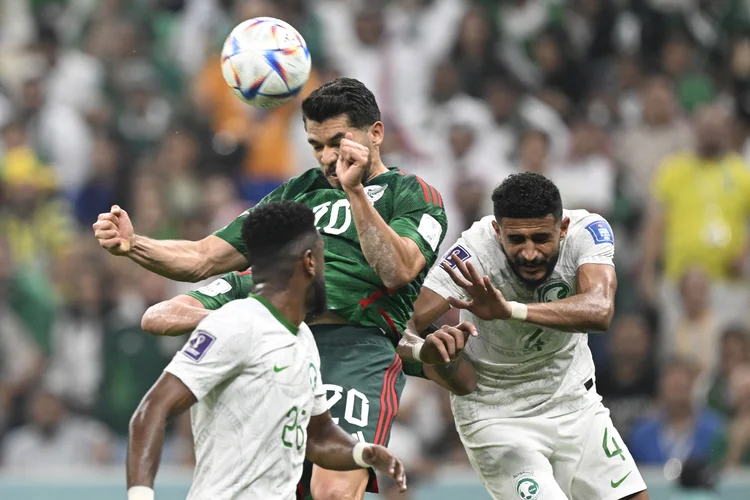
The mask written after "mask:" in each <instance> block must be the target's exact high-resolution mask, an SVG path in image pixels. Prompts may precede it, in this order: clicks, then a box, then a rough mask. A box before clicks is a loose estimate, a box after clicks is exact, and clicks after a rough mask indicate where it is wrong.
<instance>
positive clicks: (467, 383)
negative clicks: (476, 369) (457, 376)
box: [451, 376, 477, 396]
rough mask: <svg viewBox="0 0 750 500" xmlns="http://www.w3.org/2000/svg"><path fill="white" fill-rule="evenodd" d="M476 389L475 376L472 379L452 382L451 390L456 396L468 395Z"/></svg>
mask: <svg viewBox="0 0 750 500" xmlns="http://www.w3.org/2000/svg"><path fill="white" fill-rule="evenodd" d="M476 390H477V378H476V376H475V377H474V378H472V379H468V380H461V381H459V382H458V383H454V384H452V387H451V392H452V393H453V394H455V395H456V396H468V395H469V394H471V393H472V392H474V391H476Z"/></svg>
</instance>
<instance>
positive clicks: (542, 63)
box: [533, 30, 588, 116]
mask: <svg viewBox="0 0 750 500" xmlns="http://www.w3.org/2000/svg"><path fill="white" fill-rule="evenodd" d="M567 51H569V47H568V43H567V40H566V36H565V34H564V33H563V32H560V31H558V30H548V31H546V32H544V33H542V35H541V36H539V37H538V38H536V40H535V41H534V46H533V52H534V59H535V61H536V63H537V65H538V67H539V70H540V72H541V77H542V82H541V83H542V86H543V88H545V89H550V90H553V91H556V92H558V93H559V99H561V100H562V101H559V104H557V105H554V104H552V103H548V104H550V105H552V106H553V107H554V108H555V109H556V110H557V111H558V112H559V113H560V114H561V115H563V116H569V115H570V113H571V111H572V109H573V107H574V106H577V105H578V104H580V103H581V101H582V100H583V98H584V97H585V93H586V91H587V90H588V87H587V82H586V75H585V74H584V72H583V70H582V69H581V67H580V66H579V65H578V63H577V61H575V60H574V59H573V57H572V56H571V54H569V53H568V52H567Z"/></svg>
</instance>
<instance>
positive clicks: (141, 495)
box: [128, 486, 154, 500]
mask: <svg viewBox="0 0 750 500" xmlns="http://www.w3.org/2000/svg"><path fill="white" fill-rule="evenodd" d="M128 500H154V490H153V489H151V488H149V487H148V486H131V487H130V488H128Z"/></svg>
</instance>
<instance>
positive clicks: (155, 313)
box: [141, 295, 211, 337]
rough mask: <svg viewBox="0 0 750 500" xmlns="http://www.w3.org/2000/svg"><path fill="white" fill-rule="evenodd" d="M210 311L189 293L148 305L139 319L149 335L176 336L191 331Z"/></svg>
mask: <svg viewBox="0 0 750 500" xmlns="http://www.w3.org/2000/svg"><path fill="white" fill-rule="evenodd" d="M210 313H211V311H210V310H208V309H206V308H205V307H204V306H203V304H202V303H201V302H200V301H199V300H198V299H196V298H195V297H191V296H190V295H178V296H177V297H173V298H171V299H169V300H165V301H163V302H159V303H158V304H156V305H153V306H151V307H149V308H148V309H147V310H146V312H145V314H144V315H143V318H142V319H141V329H143V331H144V332H146V333H150V334H151V335H166V336H169V337H177V336H179V335H184V334H186V333H190V332H192V331H193V330H194V329H195V327H196V326H198V323H200V322H201V320H203V318H205V317H206V316H208V315H209V314H210Z"/></svg>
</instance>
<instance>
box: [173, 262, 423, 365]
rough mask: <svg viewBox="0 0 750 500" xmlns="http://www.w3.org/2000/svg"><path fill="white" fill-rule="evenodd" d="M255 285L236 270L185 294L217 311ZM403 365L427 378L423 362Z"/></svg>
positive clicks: (250, 275)
mask: <svg viewBox="0 0 750 500" xmlns="http://www.w3.org/2000/svg"><path fill="white" fill-rule="evenodd" d="M254 285H255V284H254V283H253V273H252V271H250V270H247V271H243V272H239V271H234V272H231V273H227V274H225V275H224V276H222V277H221V278H219V279H217V280H215V281H213V282H212V283H210V284H208V285H206V286H204V287H201V288H198V289H197V290H192V291H190V292H187V293H186V294H185V295H189V296H191V297H195V298H196V299H198V301H199V302H200V303H201V304H203V307H205V308H206V309H208V310H211V311H215V310H216V309H218V308H220V307H221V306H223V305H224V304H226V303H227V302H231V301H233V300H237V299H244V298H247V296H248V295H249V294H250V293H251V292H252V289H253V286H254ZM313 328H314V327H313ZM402 367H403V370H404V373H405V374H407V375H409V376H412V377H421V378H425V376H424V371H423V370H422V363H408V362H406V361H404V362H403V365H402Z"/></svg>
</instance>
